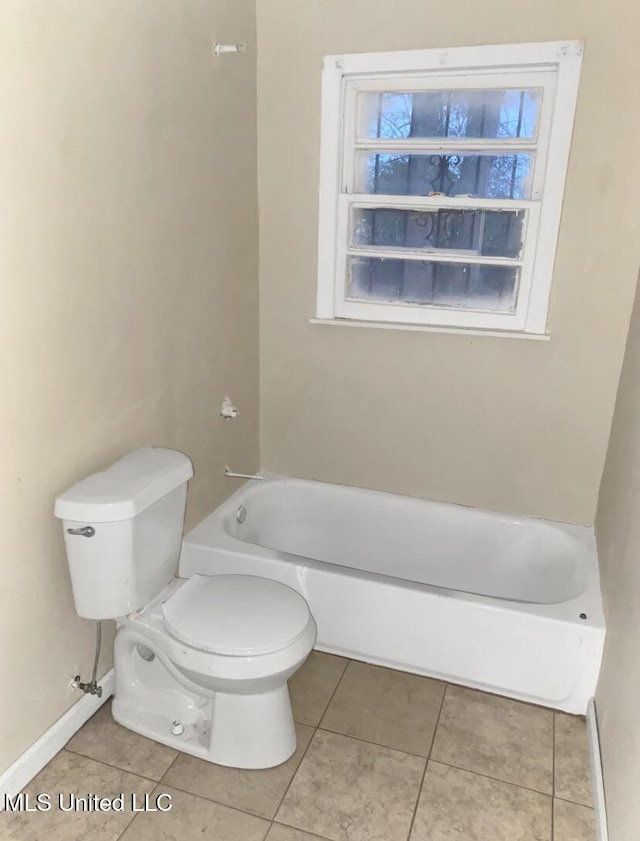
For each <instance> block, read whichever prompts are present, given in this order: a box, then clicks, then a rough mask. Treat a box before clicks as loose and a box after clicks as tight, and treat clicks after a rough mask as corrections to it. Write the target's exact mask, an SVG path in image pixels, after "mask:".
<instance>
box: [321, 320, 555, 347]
mask: <svg viewBox="0 0 640 841" xmlns="http://www.w3.org/2000/svg"><path fill="white" fill-rule="evenodd" d="M309 324H325V325H328V326H331V327H373V328H375V329H378V330H410V331H414V332H415V331H417V332H419V333H455V334H457V335H460V336H489V337H491V338H493V339H533V340H534V341H537V342H548V341H549V339H550V338H551V336H550V335H549V334H548V333H523V332H522V331H517V332H516V331H508V330H480V329H477V328H468V327H436V326H433V325H429V324H399V323H397V322H393V323H392V322H388V321H361V320H358V321H356V320H355V319H347V318H310V319H309Z"/></svg>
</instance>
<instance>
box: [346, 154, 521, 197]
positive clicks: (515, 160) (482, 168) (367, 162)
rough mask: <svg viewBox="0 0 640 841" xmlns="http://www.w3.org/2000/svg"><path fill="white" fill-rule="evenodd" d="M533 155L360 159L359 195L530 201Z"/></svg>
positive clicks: (367, 156) (372, 156)
mask: <svg viewBox="0 0 640 841" xmlns="http://www.w3.org/2000/svg"><path fill="white" fill-rule="evenodd" d="M532 173H533V155H532V154H530V153H521V152H519V153H515V154H501V155H496V154H495V153H493V154H480V153H477V152H473V153H470V154H468V155H463V154H460V155H455V154H451V153H449V154H438V155H433V154H430V153H426V154H425V153H422V154H420V153H418V154H414V155H401V154H397V153H396V152H384V153H381V154H375V153H371V152H359V153H358V154H357V156H356V183H355V190H356V192H357V193H374V194H376V195H377V194H380V195H388V196H431V195H442V196H477V197H478V198H485V199H528V198H529V197H530V195H531V183H530V182H531V175H532Z"/></svg>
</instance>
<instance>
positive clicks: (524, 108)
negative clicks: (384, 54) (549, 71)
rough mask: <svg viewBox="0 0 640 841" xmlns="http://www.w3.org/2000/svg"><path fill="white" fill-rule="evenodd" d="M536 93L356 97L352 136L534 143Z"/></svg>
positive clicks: (458, 92)
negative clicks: (356, 106) (496, 140)
mask: <svg viewBox="0 0 640 841" xmlns="http://www.w3.org/2000/svg"><path fill="white" fill-rule="evenodd" d="M540 99H541V91H540V90H538V89H536V88H534V89H529V90H507V89H505V90H441V91H438V90H434V91H419V92H402V91H374V92H366V93H360V94H359V95H358V137H359V138H361V139H369V140H371V139H380V140H406V139H409V138H412V137H422V138H430V137H431V138H443V137H449V138H456V139H465V138H466V139H470V138H481V139H489V138H491V139H493V138H495V139H498V138H500V139H503V138H521V139H528V140H529V139H532V138H535V136H536V134H537V130H538V118H539V110H540Z"/></svg>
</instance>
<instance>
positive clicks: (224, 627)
mask: <svg viewBox="0 0 640 841" xmlns="http://www.w3.org/2000/svg"><path fill="white" fill-rule="evenodd" d="M162 616H163V619H164V621H165V623H166V625H167V627H168V628H169V630H170V631H171V633H172V634H173V635H174V636H175V637H176V638H177V639H179V640H180V641H181V642H184V643H186V644H187V645H190V646H192V647H194V648H198V649H201V650H204V651H207V652H210V653H211V654H222V655H228V656H236V657H250V656H253V655H260V654H269V653H272V652H275V651H278V650H280V649H282V648H285V647H286V646H289V645H291V644H293V643H294V642H296V640H298V639H299V638H300V637H301V636H302V635H303V634H304V633H305V631H306V630H307V628H308V625H309V617H310V614H309V607H308V605H307V603H306V601H305V600H304V599H303V597H302V596H301V595H300V594H299V593H297V592H296V591H295V590H292V589H291V588H290V587H287V586H286V585H284V584H280V583H278V582H277V581H272V580H270V579H268V578H259V577H257V576H253V575H213V576H207V575H193V576H191V578H189V579H188V580H187V581H186V582H185V584H184V585H183V586H182V587H180V589H179V590H177V591H176V592H175V593H174V594H173V595H172V596H171V597H170V598H169V599H167V601H165V602H164V603H163V605H162Z"/></svg>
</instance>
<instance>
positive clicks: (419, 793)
mask: <svg viewBox="0 0 640 841" xmlns="http://www.w3.org/2000/svg"><path fill="white" fill-rule="evenodd" d="M448 686H449V684H448V683H445V685H444V692H443V693H442V698H441V700H440V708H439V710H438V717H437V718H436V726H435V727H434V728H433V736H432V737H431V744H430V745H429V751H428V753H427V756H426V758H425V762H424V770H423V772H422V776H421V777H420V785H419V786H418V796H417V797H416V805H415V806H414V807H413V814H412V815H411V822H410V823H409V831H408V832H407V841H409V839H410V838H411V833H412V832H413V825H414V824H415V822H416V815H417V814H418V804H419V803H420V797H421V795H422V789H423V788H424V781H425V778H426V776H427V768H428V767H429V757H430V756H431V751H432V749H433V743H434V742H435V740H436V733H437V732H438V725H439V724H440V716H441V715H442V708H443V707H444V699H445V698H446V696H447V687H448Z"/></svg>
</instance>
